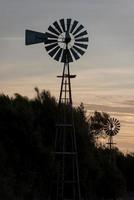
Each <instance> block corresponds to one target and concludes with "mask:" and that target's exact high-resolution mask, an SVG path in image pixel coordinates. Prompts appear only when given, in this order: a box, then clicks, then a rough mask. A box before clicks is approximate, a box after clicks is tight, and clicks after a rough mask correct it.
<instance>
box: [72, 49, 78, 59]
mask: <svg viewBox="0 0 134 200" xmlns="http://www.w3.org/2000/svg"><path fill="white" fill-rule="evenodd" d="M70 51H71V53H72V54H73V56H74V58H75V60H78V59H79V58H80V57H79V55H78V54H77V53H76V52H75V51H74V50H73V49H72V48H71V49H70Z"/></svg>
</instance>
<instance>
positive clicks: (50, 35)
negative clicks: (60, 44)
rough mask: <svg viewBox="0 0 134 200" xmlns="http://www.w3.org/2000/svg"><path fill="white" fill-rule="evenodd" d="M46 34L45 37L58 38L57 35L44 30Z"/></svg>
mask: <svg viewBox="0 0 134 200" xmlns="http://www.w3.org/2000/svg"><path fill="white" fill-rule="evenodd" d="M46 35H47V38H57V39H58V36H57V35H53V34H51V33H48V32H46Z"/></svg>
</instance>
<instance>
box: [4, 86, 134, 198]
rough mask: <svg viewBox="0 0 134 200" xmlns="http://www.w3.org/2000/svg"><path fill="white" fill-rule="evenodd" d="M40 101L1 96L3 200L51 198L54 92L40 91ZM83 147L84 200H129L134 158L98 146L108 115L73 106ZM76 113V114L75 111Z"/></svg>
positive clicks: (80, 150) (81, 147)
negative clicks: (111, 159) (123, 199)
mask: <svg viewBox="0 0 134 200" xmlns="http://www.w3.org/2000/svg"><path fill="white" fill-rule="evenodd" d="M35 90H36V97H35V98H34V99H29V98H28V97H24V96H22V95H20V94H15V95H14V97H9V96H7V95H4V94H1V95H0V199H2V200H5V199H6V200H8V199H9V200H10V199H14V200H30V199H31V200H36V199H38V200H42V199H48V198H49V191H50V185H51V179H52V174H53V173H54V171H55V163H54V155H53V153H52V152H53V148H54V147H53V141H54V136H55V134H54V133H55V124H56V115H57V112H58V104H57V102H56V99H55V97H53V96H51V94H50V92H49V91H42V92H39V90H38V89H37V88H36V89H35ZM73 114H74V122H75V128H76V137H77V138H76V139H77V147H78V159H79V172H80V187H81V194H82V198H83V199H84V200H100V199H108V198H112V199H113V200H115V199H117V198H118V197H122V196H124V195H125V194H126V193H127V192H132V191H134V184H133V180H134V172H133V169H134V154H133V153H131V154H127V155H124V154H123V153H122V152H121V151H120V150H119V149H117V148H114V149H113V150H112V153H113V154H114V158H115V160H114V162H113V163H114V164H111V163H110V162H109V153H110V152H109V149H108V148H107V147H106V146H104V145H98V143H97V142H96V135H100V134H101V135H103V125H104V123H105V121H106V120H107V118H108V117H109V115H108V114H107V113H100V112H97V111H96V112H94V114H93V115H92V116H91V117H90V118H87V116H86V111H85V109H84V106H83V104H81V105H80V106H78V107H74V108H73ZM70 115H71V113H70Z"/></svg>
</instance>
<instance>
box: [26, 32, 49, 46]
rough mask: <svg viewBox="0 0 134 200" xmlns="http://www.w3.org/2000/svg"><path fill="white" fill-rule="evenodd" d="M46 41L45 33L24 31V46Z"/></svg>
mask: <svg viewBox="0 0 134 200" xmlns="http://www.w3.org/2000/svg"><path fill="white" fill-rule="evenodd" d="M46 40H47V36H46V34H45V33H40V32H36V31H32V30H25V45H31V44H37V43H42V42H45V41H46Z"/></svg>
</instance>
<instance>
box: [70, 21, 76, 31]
mask: <svg viewBox="0 0 134 200" xmlns="http://www.w3.org/2000/svg"><path fill="white" fill-rule="evenodd" d="M77 24H78V21H74V23H73V25H72V28H71V30H70V33H72V32H73V31H74V29H75V27H76V26H77Z"/></svg>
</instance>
